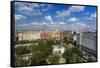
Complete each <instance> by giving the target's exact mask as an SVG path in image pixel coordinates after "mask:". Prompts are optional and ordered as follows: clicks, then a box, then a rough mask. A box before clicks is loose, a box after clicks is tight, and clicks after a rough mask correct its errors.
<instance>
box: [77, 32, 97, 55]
mask: <svg viewBox="0 0 100 68" xmlns="http://www.w3.org/2000/svg"><path fill="white" fill-rule="evenodd" d="M96 39H97V38H96V32H95V31H87V32H79V33H77V39H76V46H77V47H78V48H80V49H82V50H84V51H86V52H88V53H91V54H93V55H96V46H97V43H96Z"/></svg>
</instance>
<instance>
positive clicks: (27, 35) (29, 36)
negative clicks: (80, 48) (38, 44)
mask: <svg viewBox="0 0 100 68" xmlns="http://www.w3.org/2000/svg"><path fill="white" fill-rule="evenodd" d="M15 38H16V40H17V41H32V40H37V39H41V37H40V32H36V31H34V32H27V31H26V32H16V33H15Z"/></svg>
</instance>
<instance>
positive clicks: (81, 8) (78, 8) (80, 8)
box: [68, 6, 85, 12]
mask: <svg viewBox="0 0 100 68" xmlns="http://www.w3.org/2000/svg"><path fill="white" fill-rule="evenodd" d="M84 9H85V7H84V6H71V7H70V8H69V9H68V10H69V11H70V12H81V11H84Z"/></svg>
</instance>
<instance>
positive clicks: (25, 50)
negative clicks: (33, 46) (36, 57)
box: [15, 46, 31, 55]
mask: <svg viewBox="0 0 100 68" xmlns="http://www.w3.org/2000/svg"><path fill="white" fill-rule="evenodd" d="M15 52H16V55H23V54H28V53H31V50H30V49H28V48H27V47H26V46H18V47H16V48H15Z"/></svg>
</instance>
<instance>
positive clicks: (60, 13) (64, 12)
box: [56, 10, 70, 17]
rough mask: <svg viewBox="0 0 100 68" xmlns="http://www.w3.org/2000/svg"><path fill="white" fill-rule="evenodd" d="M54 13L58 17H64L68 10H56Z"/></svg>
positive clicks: (67, 14)
mask: <svg viewBox="0 0 100 68" xmlns="http://www.w3.org/2000/svg"><path fill="white" fill-rule="evenodd" d="M56 14H57V16H58V17H65V16H69V15H70V11H68V10H63V11H57V12H56Z"/></svg>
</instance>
